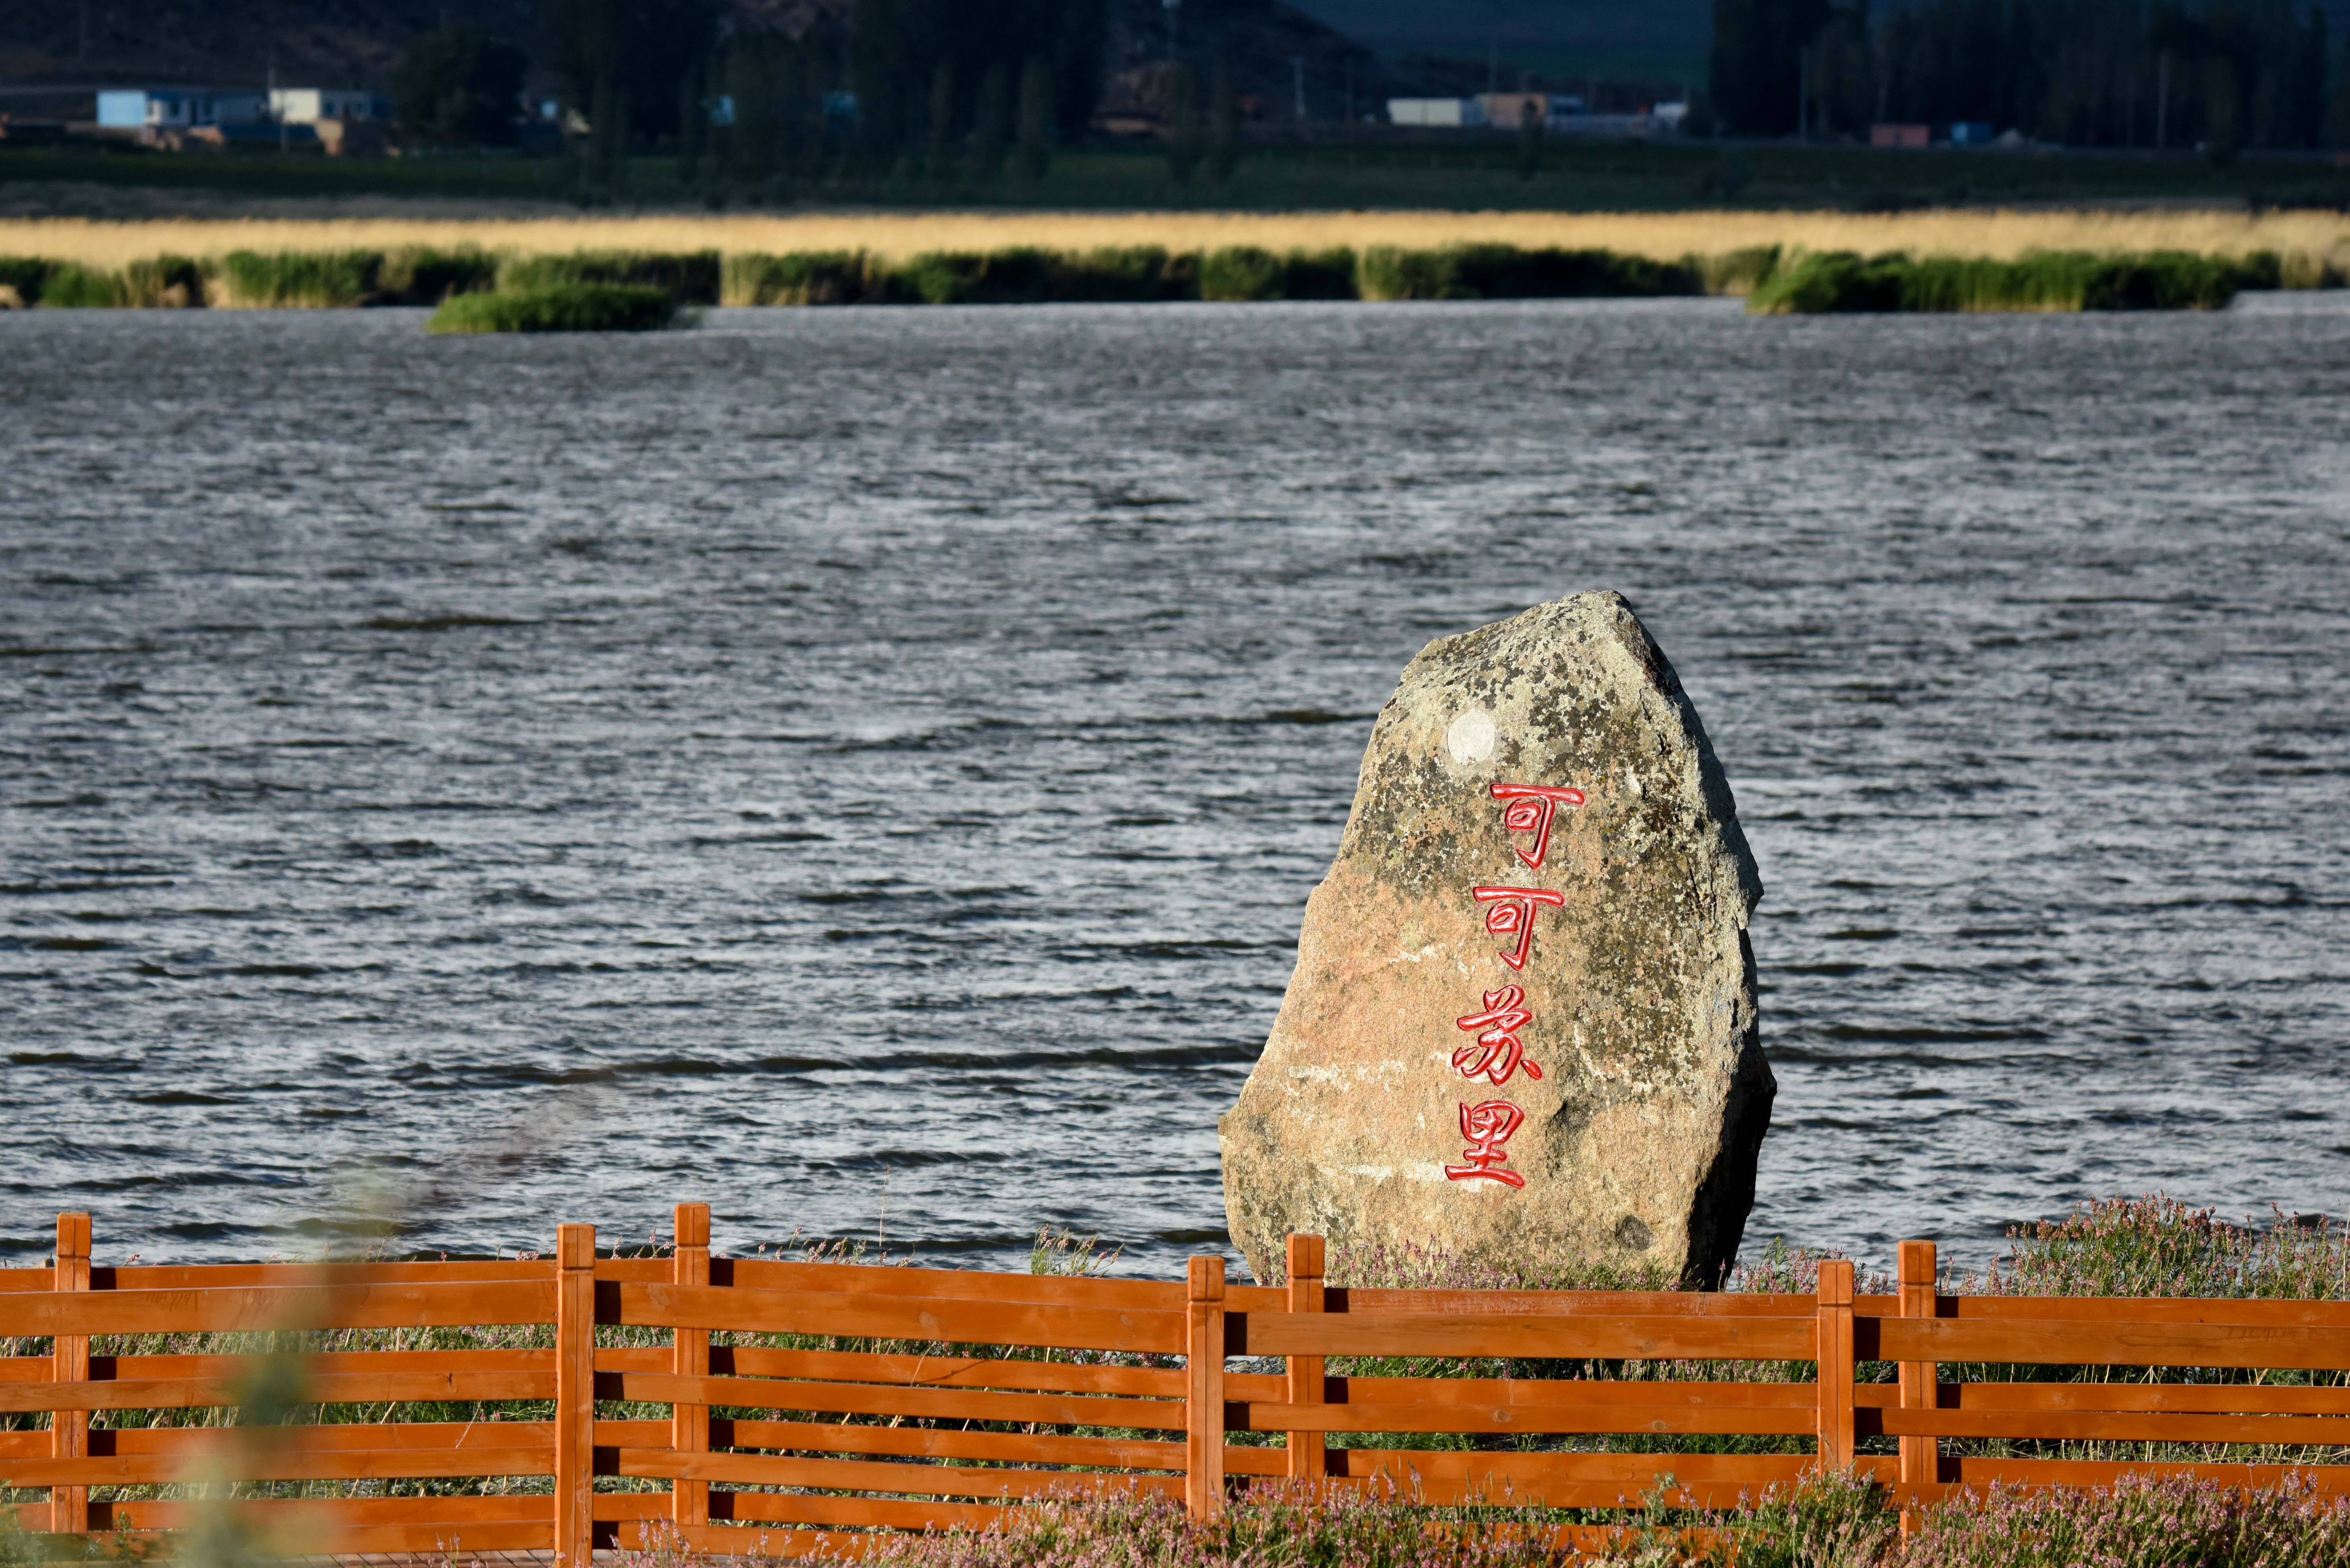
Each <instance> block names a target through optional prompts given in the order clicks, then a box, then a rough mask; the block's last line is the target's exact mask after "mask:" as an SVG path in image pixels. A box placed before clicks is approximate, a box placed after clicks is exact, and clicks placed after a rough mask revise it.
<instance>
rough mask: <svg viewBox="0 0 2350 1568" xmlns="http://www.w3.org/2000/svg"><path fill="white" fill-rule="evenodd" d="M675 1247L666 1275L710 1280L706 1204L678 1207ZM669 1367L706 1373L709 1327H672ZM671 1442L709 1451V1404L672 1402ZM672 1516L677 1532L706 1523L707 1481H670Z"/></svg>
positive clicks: (686, 1449) (690, 1450)
mask: <svg viewBox="0 0 2350 1568" xmlns="http://www.w3.org/2000/svg"><path fill="white" fill-rule="evenodd" d="M676 1234H677V1250H676V1251H675V1253H674V1254H673V1255H672V1256H671V1272H670V1278H671V1280H673V1281H674V1282H676V1283H678V1284H681V1285H706V1284H708V1283H709V1282H710V1205H709V1204H707V1203H681V1204H679V1205H678V1206H677V1219H676ZM671 1344H672V1345H673V1346H674V1348H673V1349H672V1350H671V1353H670V1355H671V1360H670V1370H671V1371H672V1372H674V1373H676V1374H677V1375H678V1376H680V1377H707V1376H710V1331H709V1330H708V1329H706V1328H681V1329H676V1330H673V1331H672V1332H671ZM669 1446H670V1447H671V1449H673V1450H675V1451H676V1452H678V1453H680V1454H703V1453H708V1452H709V1451H710V1407H709V1406H707V1405H672V1406H671V1407H670V1417H669ZM670 1485H671V1494H670V1518H671V1521H673V1522H674V1523H675V1524H676V1525H677V1527H678V1528H679V1529H680V1530H685V1529H687V1528H689V1527H691V1526H695V1525H703V1524H707V1523H709V1522H710V1483H709V1482H708V1481H706V1480H683V1479H680V1480H674V1481H671V1483H670Z"/></svg>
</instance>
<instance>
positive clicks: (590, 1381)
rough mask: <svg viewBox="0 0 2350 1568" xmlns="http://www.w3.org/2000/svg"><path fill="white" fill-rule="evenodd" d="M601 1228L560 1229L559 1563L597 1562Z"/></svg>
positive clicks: (566, 1566)
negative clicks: (598, 1234)
mask: <svg viewBox="0 0 2350 1568" xmlns="http://www.w3.org/2000/svg"><path fill="white" fill-rule="evenodd" d="M595 1496H596V1227H595V1226H593V1225H561V1226H557V1227H556V1232H555V1559H556V1563H560V1564H561V1565H562V1568H588V1565H589V1564H590V1563H593V1562H594V1561H595V1540H596V1522H595V1508H596V1505H595Z"/></svg>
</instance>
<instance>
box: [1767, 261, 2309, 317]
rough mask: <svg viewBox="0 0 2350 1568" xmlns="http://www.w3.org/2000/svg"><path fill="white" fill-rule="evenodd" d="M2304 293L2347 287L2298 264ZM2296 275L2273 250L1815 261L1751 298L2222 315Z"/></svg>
mask: <svg viewBox="0 0 2350 1568" xmlns="http://www.w3.org/2000/svg"><path fill="white" fill-rule="evenodd" d="M2286 272H2287V268H2286V267H2285V265H2283V263H2282V258H2280V257H2278V256H2276V255H2275V254H2272V253H2263V254H2259V255H2254V256H2250V257H2246V258H2244V259H2242V260H2234V259H2231V258H2228V257H2222V256H2199V255H2192V254H2188V253H2186V252H2184V251H2157V252H2154V253H2153V254H2147V255H2091V254H2086V253H2084V252H2080V251H2056V252H2048V253H2043V254H2038V255H2030V256H2025V257H2023V258H2022V259H2021V260H2018V261H2012V262H2010V261H1984V260H1979V259H1978V260H1960V259H1958V258H1955V257H1949V256H1928V257H1925V258H1923V259H1918V258H1915V257H1911V256H1906V255H1884V256H1869V257H1866V258H1864V257H1861V256H1858V255H1856V254H1853V253H1851V252H1850V251H1838V252H1834V253H1831V254H1825V255H1807V256H1804V257H1802V258H1800V259H1797V260H1795V261H1794V262H1792V263H1791V264H1790V265H1785V266H1782V267H1779V268H1777V269H1776V270H1774V271H1773V272H1772V273H1771V274H1769V275H1765V276H1764V277H1763V279H1762V280H1761V282H1760V283H1759V284H1758V285H1757V286H1755V288H1754V289H1753V291H1752V293H1751V294H1750V295H1749V296H1747V307H1748V308H1749V309H1750V310H1752V311H1755V312H1756V313H1758V314H1761V315H1776V316H1786V315H1804V316H1816V315H1827V314H1840V313H1846V312H1856V311H1922V312H1929V313H1976V312H1985V311H2043V312H2045V311H2080V310H2220V309H2224V308H2226V306H2228V304H2229V303H2230V301H2231V300H2233V299H2234V298H2235V297H2236V295H2237V294H2238V292H2240V291H2241V290H2243V289H2247V288H2276V287H2279V286H2282V283H2283V281H2284V278H2285V275H2286ZM2293 272H2294V273H2295V275H2296V276H2295V283H2296V286H2301V287H2316V288H2325V287H2334V288H2338V287H2340V286H2342V278H2341V275H2340V274H2339V273H2338V272H2335V271H2334V270H2332V269H2331V268H2326V267H2310V266H2308V265H2307V264H2306V262H2303V261H2300V260H2298V259H2297V261H2296V265H2295V267H2294V268H2293Z"/></svg>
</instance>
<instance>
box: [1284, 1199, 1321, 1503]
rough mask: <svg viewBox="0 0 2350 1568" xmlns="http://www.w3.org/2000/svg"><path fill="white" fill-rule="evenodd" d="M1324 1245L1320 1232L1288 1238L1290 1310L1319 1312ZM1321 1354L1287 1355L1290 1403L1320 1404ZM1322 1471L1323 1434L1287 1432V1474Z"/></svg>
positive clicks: (1296, 1475) (1296, 1477) (1298, 1476)
mask: <svg viewBox="0 0 2350 1568" xmlns="http://www.w3.org/2000/svg"><path fill="white" fill-rule="evenodd" d="M1325 1252H1326V1249H1325V1247H1324V1245H1323V1241H1322V1238H1321V1237H1319V1236H1292V1237H1291V1238H1290V1239H1289V1260H1288V1262H1289V1310H1290V1311H1291V1312H1320V1311H1321V1310H1322V1267H1323V1260H1324V1256H1325ZM1323 1394H1324V1390H1323V1386H1322V1357H1320V1356H1318V1355H1293V1356H1291V1357H1290V1358H1289V1402H1290V1403H1291V1404H1293V1405H1319V1404H1321V1403H1322V1402H1323ZM1324 1473H1325V1465H1324V1461H1323V1437H1322V1434H1321V1433H1319V1432H1292V1433H1290V1434H1289V1474H1290V1477H1291V1479H1292V1480H1303V1479H1304V1478H1305V1477H1308V1476H1311V1477H1314V1478H1315V1479H1316V1480H1318V1479H1320V1478H1321V1477H1322V1475H1323V1474H1324Z"/></svg>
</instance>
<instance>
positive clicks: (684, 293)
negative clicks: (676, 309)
mask: <svg viewBox="0 0 2350 1568" xmlns="http://www.w3.org/2000/svg"><path fill="white" fill-rule="evenodd" d="M722 281H723V267H722V265H720V262H719V256H718V253H717V252H716V251H686V252H662V251H574V252H572V253H571V254H569V255H552V256H520V255H510V256H507V257H506V258H505V259H504V261H503V262H502V263H501V264H500V265H499V266H498V278H497V286H498V289H499V291H500V292H501V293H505V294H530V293H533V292H536V291H537V290H540V289H546V288H553V287H556V286H560V285H564V284H580V283H587V284H618V285H624V286H630V287H637V288H658V289H661V290H663V291H664V292H666V293H668V294H669V295H670V296H671V297H673V298H675V299H677V300H679V301H681V302H682V303H684V304H687V305H715V304H717V303H718V297H719V287H720V285H721V283H722Z"/></svg>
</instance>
